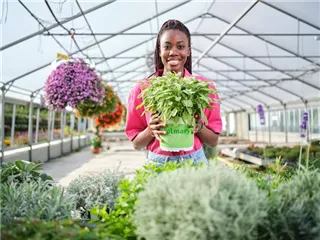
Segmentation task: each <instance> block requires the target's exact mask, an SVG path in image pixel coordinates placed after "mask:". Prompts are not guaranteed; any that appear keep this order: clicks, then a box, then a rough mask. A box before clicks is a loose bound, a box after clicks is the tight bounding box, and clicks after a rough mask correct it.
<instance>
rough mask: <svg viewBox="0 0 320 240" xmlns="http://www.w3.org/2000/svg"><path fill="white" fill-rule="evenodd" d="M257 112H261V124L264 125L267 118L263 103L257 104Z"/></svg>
mask: <svg viewBox="0 0 320 240" xmlns="http://www.w3.org/2000/svg"><path fill="white" fill-rule="evenodd" d="M257 112H258V114H259V119H260V124H261V125H264V124H265V122H266V120H265V117H264V111H263V107H262V105H261V104H259V105H258V106H257Z"/></svg>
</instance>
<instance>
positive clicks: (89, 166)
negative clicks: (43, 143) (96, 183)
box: [42, 142, 146, 186]
mask: <svg viewBox="0 0 320 240" xmlns="http://www.w3.org/2000/svg"><path fill="white" fill-rule="evenodd" d="M109 146H110V149H109V150H107V149H104V150H102V151H101V153H100V154H92V153H91V150H90V148H89V147H86V148H83V149H82V150H81V151H80V152H75V153H72V154H70V155H68V156H64V157H60V158H56V159H53V160H51V161H49V162H47V163H45V164H44V165H43V166H42V167H43V169H44V172H45V173H47V174H49V175H50V176H52V177H53V179H54V181H55V182H57V183H58V184H59V185H61V186H67V185H68V184H69V183H70V182H71V181H72V180H73V179H75V178H77V177H78V176H80V175H84V174H97V173H99V172H102V171H104V170H106V169H109V170H114V169H116V168H117V167H119V169H120V171H123V172H125V173H127V174H128V175H132V174H134V172H135V170H137V169H139V168H141V167H142V166H143V165H144V163H145V162H146V155H145V152H144V151H136V150H134V149H133V147H132V144H131V143H130V142H117V143H109ZM119 165H120V166H119Z"/></svg>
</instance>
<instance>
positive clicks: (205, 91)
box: [137, 72, 216, 151]
mask: <svg viewBox="0 0 320 240" xmlns="http://www.w3.org/2000/svg"><path fill="white" fill-rule="evenodd" d="M142 89H143V91H142V92H141V94H139V96H138V97H139V98H142V103H141V104H140V105H139V106H137V109H138V108H141V107H142V106H144V112H143V114H145V113H147V112H148V113H155V112H157V113H159V117H160V118H161V119H162V121H163V122H164V123H165V124H166V127H165V129H164V130H165V131H166V132H167V134H166V135H161V140H162V141H161V142H160V148H161V149H162V150H165V151H180V150H184V151H188V150H191V149H192V148H193V144H194V133H193V126H195V118H194V116H195V115H196V114H197V115H198V116H199V117H200V118H201V119H203V120H204V121H205V123H206V124H207V123H208V120H207V118H206V116H205V114H204V109H206V108H208V109H212V104H213V102H214V101H215V100H214V99H213V98H211V97H210V96H209V95H210V94H216V91H215V89H214V88H212V87H210V82H209V81H202V80H198V79H196V78H194V77H185V78H182V77H181V75H180V74H175V73H171V72H168V73H166V74H164V75H163V76H161V77H153V78H151V79H150V80H148V81H147V82H146V83H145V84H143V85H142Z"/></svg>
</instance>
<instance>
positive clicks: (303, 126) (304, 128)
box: [300, 112, 308, 138]
mask: <svg viewBox="0 0 320 240" xmlns="http://www.w3.org/2000/svg"><path fill="white" fill-rule="evenodd" d="M307 123H308V113H307V112H304V113H303V120H302V123H301V125H300V129H301V131H300V137H302V138H304V137H306V132H307Z"/></svg>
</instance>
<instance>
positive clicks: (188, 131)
mask: <svg viewBox="0 0 320 240" xmlns="http://www.w3.org/2000/svg"><path fill="white" fill-rule="evenodd" d="M165 130H166V131H167V134H191V133H192V128H189V129H173V128H166V129H165Z"/></svg>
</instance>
